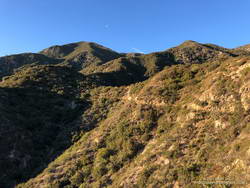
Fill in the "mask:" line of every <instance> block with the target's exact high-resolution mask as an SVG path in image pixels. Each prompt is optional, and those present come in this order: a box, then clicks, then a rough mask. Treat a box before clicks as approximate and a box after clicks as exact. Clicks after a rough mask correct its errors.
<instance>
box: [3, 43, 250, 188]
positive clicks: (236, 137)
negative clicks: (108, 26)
mask: <svg viewBox="0 0 250 188" xmlns="http://www.w3.org/2000/svg"><path fill="white" fill-rule="evenodd" d="M90 44H91V45H90ZM66 46H67V45H66ZM59 48H60V49H59ZM61 48H62V49H61ZM76 48H77V49H76ZM48 49H49V50H46V49H45V50H43V51H42V52H41V53H42V54H38V55H37V54H35V55H34V54H23V55H21V54H20V55H17V56H14V57H13V56H8V57H7V58H6V57H1V58H0V70H2V71H3V73H4V74H3V76H2V78H3V79H2V81H0V136H1V137H0V147H1V151H2V152H1V153H0V166H1V167H2V168H1V169H0V187H3V188H5V187H6V188H14V187H16V188H28V187H29V188H30V187H34V188H36V187H41V188H48V187H53V188H54V187H55V188H61V187H67V188H76V187H80V188H85V187H86V188H88V187H100V188H101V187H115V188H116V187H175V188H177V187H190V188H191V187H199V185H197V184H195V181H201V180H204V179H207V178H209V179H219V178H220V179H222V178H223V179H224V180H225V181H231V182H232V181H233V180H235V181H236V180H237V182H238V183H239V181H241V183H243V184H230V182H229V185H228V186H229V187H239V186H241V187H247V186H249V184H248V182H250V176H249V174H250V173H249V172H250V168H249V165H248V164H249V160H250V145H249V143H250V142H249V141H250V140H249V138H250V114H249V113H250V95H249V91H250V88H249V86H250V83H249V81H250V55H249V53H248V52H247V51H246V50H245V49H238V48H236V49H226V48H223V47H220V46H217V45H213V44H200V43H197V42H195V41H185V42H184V43H182V44H180V45H179V46H176V47H173V48H170V49H167V50H164V51H161V52H154V53H150V54H140V55H139V54H137V55H133V54H132V55H131V54H122V53H117V52H114V51H112V50H110V49H108V48H106V47H102V46H99V45H97V44H95V43H85V42H83V43H82V42H80V43H71V44H68V46H67V47H66V50H65V45H63V47H61V46H52V47H49V48H48ZM46 54H47V55H48V56H47V55H46ZM107 54H108V55H107ZM20 57H21V58H20ZM40 57H41V58H40ZM1 59H4V61H3V60H2V61H1ZM13 59H14V61H15V63H14V65H15V66H9V64H12V63H11V62H12V61H13ZM48 60H49V62H48V63H45V62H46V61H48ZM1 62H4V63H2V64H1ZM225 186H226V185H225Z"/></svg>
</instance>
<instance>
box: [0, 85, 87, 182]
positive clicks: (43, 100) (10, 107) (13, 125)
mask: <svg viewBox="0 0 250 188" xmlns="http://www.w3.org/2000/svg"><path fill="white" fill-rule="evenodd" d="M89 105H90V104H89V103H88V102H86V100H79V99H76V98H74V97H73V96H72V97H71V98H69V97H66V96H63V95H58V94H57V93H52V92H48V91H42V90H38V89H33V88H0V148H1V153H0V166H1V168H0V187H14V185H15V184H18V183H21V182H24V181H27V180H28V179H29V178H32V177H35V176H36V175H37V174H39V173H40V172H41V171H42V170H44V169H45V168H46V167H47V166H48V164H49V163H50V162H51V161H53V160H54V159H55V158H56V157H57V156H58V155H60V154H61V153H62V152H63V151H65V149H67V148H68V147H69V146H70V145H71V144H72V141H71V140H72V134H71V133H72V132H73V131H75V130H77V128H78V127H79V122H78V121H77V120H78V119H79V117H80V116H81V115H82V114H83V112H84V110H86V108H87V107H88V106H89Z"/></svg>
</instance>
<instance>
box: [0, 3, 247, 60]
mask: <svg viewBox="0 0 250 188" xmlns="http://www.w3.org/2000/svg"><path fill="white" fill-rule="evenodd" d="M249 9H250V1H249V0H240V1H236V0H209V1H208V0H207V1H205V0H126V1H124V0H0V56H3V55H9V54H13V53H22V52H37V51H40V50H42V49H43V48H46V47H49V46H51V45H55V44H65V43H71V42H77V41H93V42H97V43H100V44H102V45H104V46H107V47H109V48H112V49H114V50H116V51H118V52H136V51H138V52H139V51H141V52H145V53H149V52H152V51H160V50H164V49H167V48H169V47H172V46H175V45H178V44H180V43H182V42H183V41H184V40H195V41H198V42H202V43H215V44H218V45H221V46H225V47H229V48H232V47H236V46H239V45H243V44H247V43H250V36H249V34H250V11H249Z"/></svg>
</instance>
